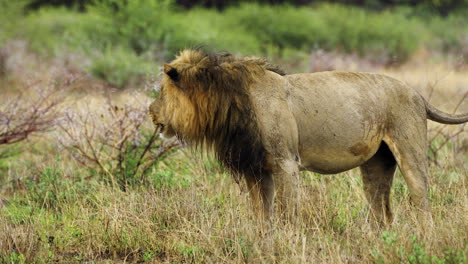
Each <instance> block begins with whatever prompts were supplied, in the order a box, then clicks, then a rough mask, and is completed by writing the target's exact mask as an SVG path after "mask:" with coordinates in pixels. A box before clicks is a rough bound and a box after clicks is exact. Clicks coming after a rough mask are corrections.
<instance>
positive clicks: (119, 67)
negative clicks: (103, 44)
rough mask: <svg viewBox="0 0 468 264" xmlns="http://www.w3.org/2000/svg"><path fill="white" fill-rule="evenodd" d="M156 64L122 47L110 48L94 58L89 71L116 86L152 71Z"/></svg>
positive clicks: (123, 84)
mask: <svg viewBox="0 0 468 264" xmlns="http://www.w3.org/2000/svg"><path fill="white" fill-rule="evenodd" d="M155 68H156V66H154V65H152V64H151V63H149V62H148V61H147V60H145V59H144V58H142V57H141V56H137V55H136V54H134V53H133V52H132V51H129V50H128V49H124V48H121V47H117V48H114V49H112V48H108V49H106V50H105V51H104V53H103V54H101V55H99V56H96V57H94V58H93V59H92V62H91V66H90V67H89V68H88V71H89V72H91V73H92V74H93V75H94V76H96V77H98V78H100V79H103V80H105V81H107V82H109V83H111V84H113V85H114V86H116V87H120V88H121V87H125V86H126V84H128V82H130V81H132V80H135V78H138V77H142V76H144V75H145V74H148V73H150V72H151V71H152V70H154V69H155Z"/></svg>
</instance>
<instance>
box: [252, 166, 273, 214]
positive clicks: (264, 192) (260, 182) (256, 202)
mask: <svg viewBox="0 0 468 264" xmlns="http://www.w3.org/2000/svg"><path fill="white" fill-rule="evenodd" d="M246 182H247V187H248V188H249V193H250V197H251V200H252V205H253V209H254V213H255V214H256V216H257V217H258V218H259V219H264V220H266V221H268V220H271V218H272V216H273V210H274V209H273V208H274V207H273V198H274V193H275V184H274V182H273V178H272V176H271V174H265V175H262V176H261V177H257V178H254V177H246Z"/></svg>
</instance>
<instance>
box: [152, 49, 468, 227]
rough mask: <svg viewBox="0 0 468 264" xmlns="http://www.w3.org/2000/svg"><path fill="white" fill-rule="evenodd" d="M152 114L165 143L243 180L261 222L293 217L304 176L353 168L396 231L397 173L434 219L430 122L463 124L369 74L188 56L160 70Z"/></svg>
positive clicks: (375, 208)
mask: <svg viewBox="0 0 468 264" xmlns="http://www.w3.org/2000/svg"><path fill="white" fill-rule="evenodd" d="M163 71H164V73H163V78H162V81H161V87H160V95H159V97H157V98H156V100H155V101H154V102H153V103H152V104H151V105H150V113H151V116H152V119H153V122H154V124H155V125H156V126H157V127H160V128H161V134H162V135H164V136H165V137H173V136H175V137H177V138H178V139H179V140H181V141H182V142H185V143H187V144H189V145H192V146H195V148H203V149H207V150H211V151H212V152H213V153H214V154H215V156H216V157H217V159H218V160H219V161H220V162H221V163H222V164H223V165H224V166H225V167H227V168H228V169H229V171H230V172H232V174H233V175H237V176H241V177H242V178H244V179H245V182H246V184H247V187H248V189H249V192H250V195H251V198H252V202H253V207H254V209H255V211H256V212H257V213H258V214H260V215H262V216H263V218H265V219H271V218H272V216H273V214H274V200H276V201H277V202H276V203H277V206H279V208H280V209H282V210H279V211H280V212H283V214H282V215H288V216H289V217H293V216H295V215H296V214H297V205H298V202H299V199H300V191H299V183H300V178H299V177H300V174H299V171H301V170H309V171H313V172H318V173H322V174H335V173H339V172H344V171H347V170H350V169H353V168H356V167H359V168H360V170H361V174H362V180H363V187H364V192H365V196H366V198H367V200H368V202H369V204H370V211H371V213H372V214H371V215H373V216H374V219H375V220H376V221H377V222H378V223H382V224H385V223H389V222H391V221H392V211H391V208H390V188H391V185H392V180H393V177H394V174H395V170H396V168H397V166H398V167H399V168H400V170H401V172H402V174H403V176H404V179H405V181H406V183H407V185H408V188H409V191H410V199H411V201H412V203H413V204H414V205H415V206H416V208H419V209H420V210H421V211H422V212H426V213H429V214H430V208H429V202H428V183H427V179H428V161H427V157H426V153H427V150H428V144H427V121H426V119H430V120H433V121H436V122H440V123H444V124H461V123H464V122H467V121H468V113H465V114H460V115H449V114H446V113H444V112H441V111H439V110H437V109H435V108H434V107H432V106H431V105H429V104H428V102H427V101H426V100H425V99H424V98H423V97H422V96H421V95H420V94H419V93H418V92H416V91H415V90H413V89H411V88H410V87H409V86H408V85H406V84H405V83H403V82H401V81H398V80H396V79H394V78H391V77H388V76H385V75H382V74H375V73H357V72H338V71H327V72H316V73H300V74H290V75H286V74H285V73H284V72H283V71H282V70H280V69H279V68H278V67H276V66H274V65H272V64H270V63H268V62H267V61H266V60H264V59H261V58H255V57H236V56H233V55H230V54H224V55H216V54H207V53H205V52H203V51H200V50H184V51H182V52H181V53H180V54H179V55H178V56H177V57H176V58H175V59H174V60H173V61H172V62H170V63H168V64H165V65H164V67H163Z"/></svg>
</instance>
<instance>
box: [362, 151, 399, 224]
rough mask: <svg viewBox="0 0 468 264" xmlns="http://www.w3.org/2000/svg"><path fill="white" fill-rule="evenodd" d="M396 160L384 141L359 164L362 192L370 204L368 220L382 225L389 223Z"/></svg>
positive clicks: (390, 219) (391, 217)
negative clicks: (370, 155)
mask: <svg viewBox="0 0 468 264" xmlns="http://www.w3.org/2000/svg"><path fill="white" fill-rule="evenodd" d="M396 165H397V163H396V160H395V158H394V157H393V154H392V152H391V151H390V149H389V148H388V146H387V144H385V142H382V143H381V145H380V147H379V150H378V151H377V153H375V155H374V156H373V157H372V158H371V159H369V160H368V161H367V162H366V163H364V164H363V165H361V166H360V169H361V174H362V181H363V185H364V192H365V195H366V199H367V201H368V202H369V204H370V209H371V210H370V218H371V219H370V220H371V222H372V223H377V225H379V226H383V225H385V224H386V223H391V221H392V219H393V216H392V211H391V208H390V188H391V186H392V181H393V175H394V174H395V169H396Z"/></svg>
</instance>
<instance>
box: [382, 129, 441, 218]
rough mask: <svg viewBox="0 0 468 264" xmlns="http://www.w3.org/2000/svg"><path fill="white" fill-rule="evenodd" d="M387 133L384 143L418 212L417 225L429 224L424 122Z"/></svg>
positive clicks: (426, 146)
mask: <svg viewBox="0 0 468 264" xmlns="http://www.w3.org/2000/svg"><path fill="white" fill-rule="evenodd" d="M399 128H400V130H399V131H390V133H389V135H388V136H385V137H384V141H385V142H386V143H387V144H388V147H389V148H390V150H391V151H392V153H393V154H394V157H395V159H396V161H397V163H398V167H399V168H400V171H401V173H402V174H403V177H404V179H405V182H406V184H407V185H408V190H409V193H410V198H411V203H412V204H413V205H414V206H415V207H416V208H417V209H418V216H419V222H420V223H424V224H423V226H426V224H427V226H430V225H431V224H432V216H431V212H430V206H429V199H428V161H427V156H426V153H427V148H428V145H427V134H426V133H427V130H426V125H425V121H424V123H423V122H413V123H412V124H407V126H400V127H399Z"/></svg>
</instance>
